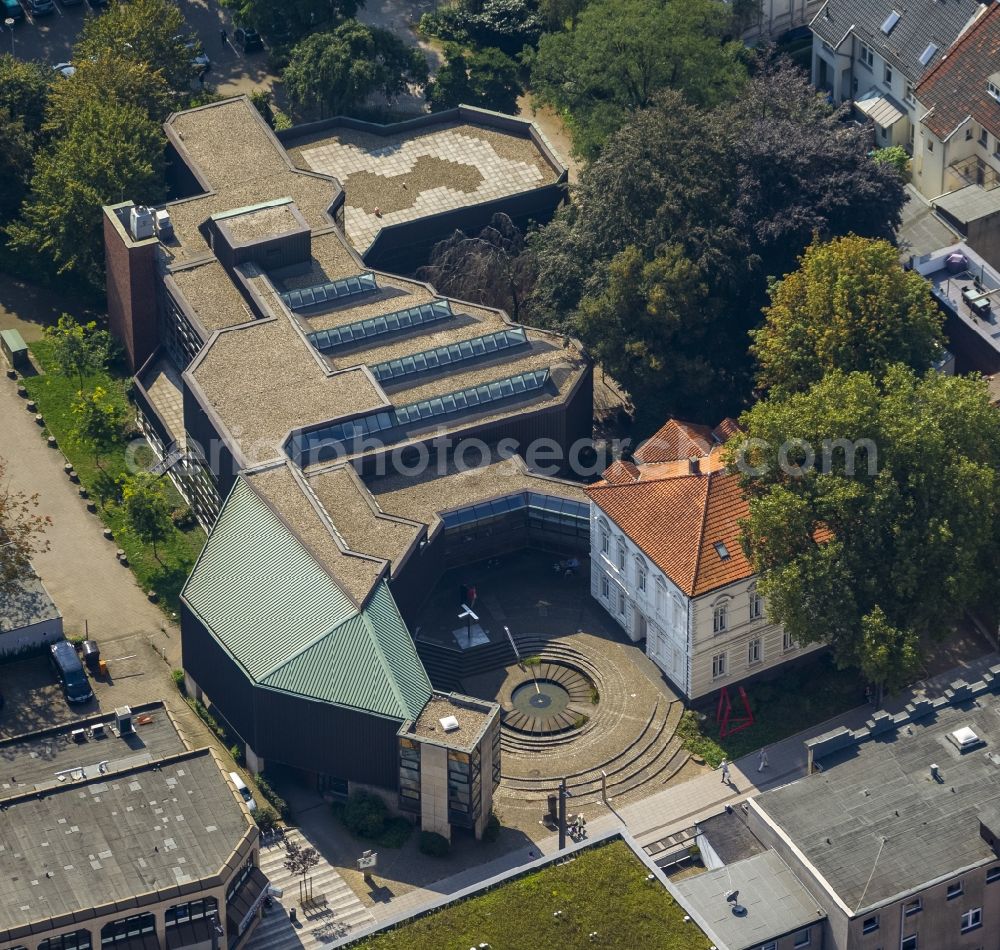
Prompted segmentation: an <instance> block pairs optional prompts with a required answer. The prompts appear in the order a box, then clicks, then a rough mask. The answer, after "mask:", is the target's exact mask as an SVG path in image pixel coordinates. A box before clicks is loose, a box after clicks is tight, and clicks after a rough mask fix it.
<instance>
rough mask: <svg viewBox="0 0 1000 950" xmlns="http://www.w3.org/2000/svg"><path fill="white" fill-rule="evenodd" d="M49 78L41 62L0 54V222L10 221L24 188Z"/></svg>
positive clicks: (39, 139) (38, 137)
mask: <svg viewBox="0 0 1000 950" xmlns="http://www.w3.org/2000/svg"><path fill="white" fill-rule="evenodd" d="M50 79H51V77H50V76H49V73H48V70H46V69H45V67H44V66H42V64H41V63H28V62H24V61H22V60H19V59H15V58H14V57H13V56H10V55H3V56H0V180H2V181H3V182H4V187H3V188H0V224H2V223H3V222H5V221H8V220H10V218H11V217H13V216H14V214H15V213H16V212H17V209H18V208H20V206H21V202H22V201H23V200H24V196H25V195H26V194H27V191H28V183H29V182H30V180H31V173H32V168H33V166H34V155H35V151H36V150H37V149H38V148H39V146H40V144H41V142H42V140H43V136H42V132H41V129H42V120H43V117H44V114H45V103H46V99H47V97H48V90H49V83H50Z"/></svg>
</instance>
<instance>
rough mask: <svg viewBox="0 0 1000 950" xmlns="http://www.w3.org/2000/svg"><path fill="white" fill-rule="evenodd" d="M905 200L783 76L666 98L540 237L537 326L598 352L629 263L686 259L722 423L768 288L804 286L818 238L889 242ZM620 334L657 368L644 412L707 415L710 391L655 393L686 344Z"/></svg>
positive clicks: (648, 323)
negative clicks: (790, 282)
mask: <svg viewBox="0 0 1000 950" xmlns="http://www.w3.org/2000/svg"><path fill="white" fill-rule="evenodd" d="M588 9H590V8H588ZM904 197H905V193H904V191H903V186H902V183H901V181H900V180H899V177H898V175H896V173H895V172H894V171H893V170H892V169H890V168H887V167H885V166H880V165H877V164H875V163H874V162H872V161H871V159H870V158H869V157H868V149H867V142H866V139H865V137H864V134H863V132H862V131H861V130H857V129H855V128H852V127H850V126H847V125H845V124H844V123H843V122H841V121H840V119H839V117H838V115H837V114H836V113H832V112H831V111H830V110H829V109H828V108H827V107H826V106H825V105H824V104H823V103H822V102H821V101H820V99H819V98H818V97H817V96H816V93H815V90H814V89H812V88H811V87H810V85H809V82H808V78H807V77H805V76H804V75H803V74H801V73H800V72H799V71H798V70H797V69H795V68H794V67H792V66H791V65H790V64H787V62H785V61H779V62H778V63H776V64H771V65H768V64H762V65H761V67H760V68H759V69H758V71H757V73H756V74H755V75H754V77H753V78H752V79H751V80H750V81H749V82H748V83H747V84H746V86H745V87H744V90H743V93H742V95H741V97H740V99H739V100H738V101H736V102H733V103H729V104H726V105H723V106H720V107H717V108H715V109H712V110H704V109H700V108H697V107H695V106H693V105H691V104H689V103H687V102H686V101H685V100H684V99H683V97H682V96H680V95H679V94H678V93H676V92H668V93H663V94H661V95H660V96H659V97H658V98H657V100H656V102H655V103H654V105H653V106H651V107H650V108H647V109H643V110H641V111H640V112H638V113H636V115H635V116H633V118H632V119H631V121H630V122H629V124H628V125H627V126H626V127H624V128H623V129H621V131H620V132H618V133H617V134H616V135H615V136H613V137H612V139H611V140H610V141H609V142H608V144H607V145H606V147H605V148H604V151H603V153H602V154H601V157H600V158H599V159H598V160H597V161H595V162H593V163H592V164H590V165H589V166H588V167H587V168H586V169H585V170H584V172H583V174H582V175H581V178H580V183H579V185H578V187H577V189H576V193H575V200H574V201H573V202H572V204H570V205H569V206H568V207H566V208H565V209H562V210H560V211H559V212H558V213H557V215H556V217H555V218H554V219H553V221H552V222H551V223H550V224H548V225H547V226H546V227H544V228H542V229H541V230H540V231H538V232H537V233H535V234H533V235H530V236H529V245H530V248H531V251H532V253H533V255H534V257H535V264H536V268H537V275H538V276H537V280H536V281H535V284H534V287H533V290H532V293H531V297H530V299H529V302H528V308H527V309H528V319H530V320H531V321H533V322H537V323H539V324H542V325H545V326H549V327H557V328H560V329H565V330H569V331H571V332H579V331H581V330H582V331H583V332H584V333H585V334H586V336H587V337H589V340H590V342H591V343H593V342H594V341H595V340H599V339H600V338H601V336H602V333H603V332H604V330H602V328H601V325H600V320H599V319H595V318H599V316H600V314H601V313H602V312H604V313H607V314H609V315H611V314H613V309H614V308H607V307H604V306H602V305H598V306H595V301H597V302H598V303H599V302H600V300H601V298H602V296H603V295H604V294H605V293H606V291H607V290H608V288H609V287H610V285H611V283H612V280H613V277H614V274H615V272H614V271H613V269H612V266H611V265H612V262H613V261H614V260H615V258H616V257H617V256H618V255H619V254H621V253H622V252H623V251H625V250H626V249H627V248H629V247H634V248H637V249H638V250H639V252H640V253H641V255H642V258H643V260H644V261H645V262H647V263H649V262H653V261H654V260H655V259H656V258H657V257H658V256H659V255H660V254H661V249H662V248H664V247H668V246H669V247H672V248H674V251H673V252H672V253H674V254H675V255H676V253H677V252H678V251H677V249H680V250H682V251H683V254H684V255H685V256H686V257H687V259H688V261H689V262H690V264H691V265H693V269H692V270H691V271H690V273H691V274H692V275H693V277H692V279H696V280H697V281H698V282H699V283H700V284H701V285H703V286H704V288H705V293H704V295H703V296H702V297H701V298H700V300H699V302H698V303H697V305H696V306H697V308H698V311H699V312H698V313H697V315H695V316H691V317H689V318H688V323H689V324H694V325H695V326H697V327H698V328H699V330H698V332H701V333H703V334H704V339H705V340H707V341H710V344H709V348H708V349H706V350H705V351H704V352H705V353H706V355H708V356H709V357H710V359H711V360H712V363H713V367H714V371H715V374H716V378H715V383H717V384H718V385H716V386H715V387H714V388H713V390H712V393H711V398H710V399H708V400H706V401H704V402H701V403H700V407H701V408H700V412H698V414H697V415H698V417H699V418H700V419H703V420H704V421H706V422H707V421H717V417H718V415H719V413H720V412H730V413H731V412H734V411H738V410H739V409H740V408H741V407H742V405H744V404H745V402H746V401H747V400H748V398H749V395H750V393H751V390H752V388H753V387H752V372H751V370H752V367H751V361H750V358H749V355H748V352H747V351H748V347H749V343H750V339H749V336H748V331H749V330H751V329H752V328H753V327H755V326H756V325H757V324H758V323H759V321H760V313H761V308H762V307H763V306H764V305H765V304H766V303H767V299H768V298H767V288H768V280H769V278H770V277H776V276H780V275H782V274H786V273H788V272H790V271H791V270H793V269H794V267H795V266H796V260H797V257H798V256H799V255H800V254H801V253H802V252H803V251H804V250H805V248H806V247H807V246H808V245H809V243H810V241H811V240H812V239H813V236H814V234H818V235H819V236H820V238H830V237H835V236H837V235H842V234H847V233H849V232H852V231H853V232H855V233H858V234H861V235H863V236H868V237H890V236H891V235H892V232H893V230H894V229H895V227H896V226H897V224H898V222H899V215H900V209H901V207H902V204H903V201H904ZM640 290H641V288H640ZM632 292H638V291H635V290H633V291H632ZM640 305H641V306H642V307H644V308H645V303H644V302H642V303H641V304H640ZM654 309H655V308H654ZM584 314H586V319H584V317H583V315H584ZM607 333H608V334H609V335H611V336H614V335H616V334H618V335H621V337H622V339H621V341H620V342H619V343H618V344H616V346H617V348H618V349H620V350H622V351H624V350H625V349H626V348H627V349H629V350H636V349H638V350H643V351H645V352H647V353H648V354H649V356H650V357H651V358H652V360H651V361H650V362H649V373H650V374H651V378H649V379H645V380H642V381H637V382H636V383H634V384H633V385H640V384H641V385H642V386H643V387H644V392H645V393H646V394H647V396H648V397H650V398H648V399H647V403H646V405H644V406H643V407H642V408H643V409H644V410H645V412H646V413H647V416H648V417H649V418H656V417H657V416H662V415H665V414H667V413H669V412H670V411H672V410H674V409H675V408H676V407H677V406H679V405H685V404H687V405H692V404H698V400H699V399H700V393H701V391H702V383H703V381H702V380H701V379H700V378H695V377H692V376H690V375H689V374H679V375H675V376H673V377H672V378H671V380H670V382H669V383H667V382H666V381H663V380H658V379H657V378H656V375H655V374H656V370H655V368H654V367H655V365H656V363H657V362H659V363H662V364H664V365H670V364H671V363H672V361H673V357H672V355H671V354H670V353H667V352H664V351H663V350H662V349H660V348H661V347H662V346H663V345H664V344H665V343H666V341H668V340H672V339H673V337H672V335H671V333H670V332H669V330H665V331H664V332H660V331H659V328H658V326H657V324H656V320H655V318H652V317H650V316H649V315H648V313H647V316H646V317H643V318H642V319H637V320H636V321H635V322H634V324H632V323H630V322H629V321H622V320H617V319H614V318H613V316H612V317H611V319H610V321H609V325H608V327H607ZM638 368H640V366H639V364H636V369H638ZM657 393H659V396H658V397H657V395H656V394H657Z"/></svg>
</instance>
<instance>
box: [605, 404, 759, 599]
mask: <svg viewBox="0 0 1000 950" xmlns="http://www.w3.org/2000/svg"><path fill="white" fill-rule="evenodd" d="M727 424H731V425H732V431H737V430H736V424H735V422H733V420H731V419H727V420H724V421H723V422H722V423H721V424H720V425H719V426H717V427H716V430H715V431H717V432H718V431H722V432H723V433H725V429H726V428H728V425H727ZM701 429H703V430H704V433H708V436H709V438H710V436H711V430H709V429H707V428H705V427H694V426H689V425H688V424H686V423H680V422H676V421H675V420H671V421H670V422H668V423H667V425H665V426H664V427H663V428H662V429H660V431H659V432H658V433H657V434H656V436H654V437H653V439H650V442H653V441H654V440H655V439H657V437H658V436H661V435H662V436H663V439H662V440H660V441H659V443H658V444H657V445H655V446H654V450H653V451H651V452H650V453H649V455H651V456H652V457H653V458H654V459H657V460H656V461H648V462H647V460H646V459H640V458H639V456H640V452H641V451H642V450H640V452H636V455H635V457H636V460H637V461H641V462H643V463H644V464H640V465H639V466H638V467H637V469H636V466H634V465H633V466H631V467H630V469H625V466H624V465H623V464H622V463H617V462H616V463H615V464H614V465H612V466H611V467H610V468H609V469H608V470H607V471H606V472H605V473H604V479H603V480H602V481H600V482H597V483H596V484H594V485H591V486H589V487H588V488H587V489H586V491H587V494H588V495H589V496H590V499H591V500H592V501H593V502H594V503H595V504H596V505H597V506H598V507H599V508H600V509H601V510H602V511H603V512H604V513H605V514H607V516H608V517H609V518H610V519H611V520H612V521H614V523H615V524H616V525H618V527H619V528H621V529H622V531H624V532H625V534H626V535H628V537H629V538H630V539H631V541H632V542H633V543H634V544H636V545H637V546H638V547H639V548H640V549H642V551H644V552H645V553H646V555H647V556H648V557H649V558H650V560H652V561H653V563H654V564H656V566H657V567H658V568H659V569H660V570H661V571H663V573H664V574H666V575H667V577H669V578H670V579H671V580H672V581H673V582H674V583H675V584H676V585H677V586H678V587H679V588H680V589H681V590H682V591H684V593H685V594H687V595H688V596H689V597H697V596H699V595H701V594H704V593H706V592H708V591H711V590H715V589H716V588H718V587H723V586H725V585H726V584H732V583H734V582H735V581H739V580H744V579H746V578H748V577H752V576H753V574H754V570H753V566H752V565H751V564H750V561H749V560H748V559H747V557H746V555H745V554H744V553H743V547H742V545H741V544H740V526H739V522H740V520H742V519H743V518H745V517H746V516H747V514H748V511H749V508H748V505H747V502H746V499H745V498H744V497H743V492H742V491H741V490H740V487H739V481H738V479H737V477H736V476H735V475H730V474H728V473H727V472H725V471H724V470H723V464H722V458H721V456H722V453H721V452H720V451H719V449H721V441H722V440H720V441H716V442H714V444H713V443H712V442H711V441H709V440H707V439H705V437H704V434H703V433H702V432H700V431H698V430H701ZM729 434H730V435H731V434H732V432H730V433H729ZM697 439H703V440H704V441H703V443H702V446H700V447H701V448H702V449H703V451H702V452H701V453H700V456H701V457H700V458H699V459H698V462H697V464H696V465H694V466H692V465H691V463H689V462H688V459H689V458H693V457H696V456H695V454H694V453H693V452H689V451H688V450H689V449H691V448H692V447H694V448H698V447H699V445H698V442H697ZM650 442H647V443H646V444H645V445H649V444H650ZM645 445H644V446H643V448H645ZM671 445H672V446H674V448H673V449H671V448H669V446H671ZM678 448H679V449H680V450H681V456H680V458H678V457H676V456H675V457H674V458H673V459H669V458H667V459H662V458H659V456H661V455H668V454H670V452H672V451H675V450H676V449H678ZM692 468H693V469H694V470H693V471H692ZM631 469H636V470H637V473H638V474H637V477H633V476H632V475H631ZM626 472H628V474H626ZM719 544H721V545H724V548H723V549H721V550H722V552H723V553H720V549H717V547H716V545H719Z"/></svg>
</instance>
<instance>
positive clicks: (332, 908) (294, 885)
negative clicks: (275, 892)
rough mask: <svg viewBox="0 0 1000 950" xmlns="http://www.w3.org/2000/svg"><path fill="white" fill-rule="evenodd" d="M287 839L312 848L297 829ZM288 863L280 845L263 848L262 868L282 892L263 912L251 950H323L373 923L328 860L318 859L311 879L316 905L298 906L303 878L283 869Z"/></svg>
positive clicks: (250, 944)
mask: <svg viewBox="0 0 1000 950" xmlns="http://www.w3.org/2000/svg"><path fill="white" fill-rule="evenodd" d="M288 837H289V838H292V839H295V840H298V841H299V843H300V844H303V845H308V844H309V842H308V841H307V840H305V839H304V838H303V837H302V835H301V834H300V833H299V832H297V831H289V832H288ZM284 860H285V849H284V847H283V846H282V845H281V844H280V843H278V844H273V845H269V846H262V847H261V849H260V868H261V870H262V871H263V872H264V874H266V875H267V879H268V880H269V881H270V882H271V884H272V885H274V886H275V887H277V888H280V889H281V890H282V891H283V894H282V897H281V898H280V900H279V899H278V898H275V900H274V903H273V904H272V906H271V909H270V910H269V911H266V912H265V913H264V916H263V918H262V919H261V921H260V923H259V924H258V925H257V929H256V930H254V932H253V935H252V936H251V938H250V941H249V942H248V944H247V950H298V948H300V947H305V948H307V950H319V948H322V947H325V946H327V945H328V944H329V943H331V942H332V941H333V940H336V939H339V938H341V937H345V936H347V935H348V934H350V933H352V932H353V931H356V930H358V929H360V928H362V927H367V926H369V925H371V924H373V923H374V922H375V918H374V917H373V916H372V914H371V911H369V910H368V908H367V907H365V905H364V904H362V903H361V900H360V898H359V897H358V896H357V894H355V893H354V891H352V890H351V889H350V887H348V886H347V882H346V881H345V880H344V879H343V878H342V877H341V876H340V875H339V874H338V873H337V871H336V870H334V868H333V867H332V866H331V865H330V864H327V863H326V862H325V861H320V863H319V864H318V865H317V866H316V868H315V870H314V871H313V873H312V875H311V877H312V894H313V902H312V903H310V904H307V906H306V907H305V908H303V907H302V906H300V904H299V878H298V877H293V876H292V875H291V874H289V873H288V871H286V870H285V868H284V867H283V862H284ZM292 907H294V908H295V911H296V914H297V916H298V926H297V927H296V926H293V925H292V922H291V920H290V919H289V917H288V911H289V910H290V909H291V908H292Z"/></svg>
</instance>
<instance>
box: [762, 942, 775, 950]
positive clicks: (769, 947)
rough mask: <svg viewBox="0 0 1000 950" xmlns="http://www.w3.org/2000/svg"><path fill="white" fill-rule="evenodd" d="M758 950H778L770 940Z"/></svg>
mask: <svg viewBox="0 0 1000 950" xmlns="http://www.w3.org/2000/svg"><path fill="white" fill-rule="evenodd" d="M760 950H778V945H777V944H776V943H775V942H774V941H773V940H772V941H771V942H770V943H765V944H762V945H761V948H760Z"/></svg>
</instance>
